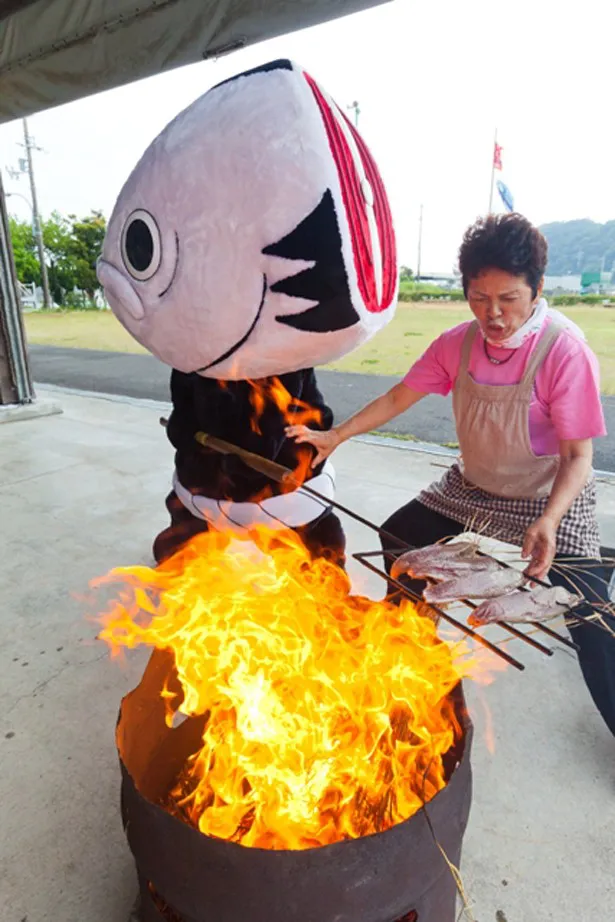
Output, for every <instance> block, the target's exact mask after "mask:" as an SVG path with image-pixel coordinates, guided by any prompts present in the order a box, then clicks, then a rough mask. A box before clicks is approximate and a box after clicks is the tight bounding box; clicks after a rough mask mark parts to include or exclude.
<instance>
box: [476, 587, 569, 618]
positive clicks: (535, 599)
mask: <svg viewBox="0 0 615 922" xmlns="http://www.w3.org/2000/svg"><path fill="white" fill-rule="evenodd" d="M582 601H583V597H582V596H580V595H575V594H574V593H572V592H568V590H567V589H564V588H563V586H536V587H535V588H534V589H532V590H531V591H529V592H521V591H518V592H511V593H510V594H508V595H504V596H502V597H501V598H496V599H491V600H489V601H486V602H482V604H481V605H479V606H478V608H476V609H475V610H474V611H473V612H472V614H471V615H470V617H469V619H468V621H469V623H470V624H473V625H481V624H490V623H492V622H494V621H507V622H511V623H514V622H515V621H549V620H550V619H551V618H555V617H557V615H563V614H564V612H566V611H568V610H569V609H571V608H574V606H575V605H578V604H579V602H582Z"/></svg>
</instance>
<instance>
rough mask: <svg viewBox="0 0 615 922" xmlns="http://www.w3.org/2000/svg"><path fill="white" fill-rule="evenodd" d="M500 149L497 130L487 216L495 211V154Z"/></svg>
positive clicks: (494, 141) (492, 155)
mask: <svg viewBox="0 0 615 922" xmlns="http://www.w3.org/2000/svg"><path fill="white" fill-rule="evenodd" d="M497 149H498V130H497V128H496V129H495V137H494V139H493V151H492V152H491V185H490V187H489V211H488V212H487V214H491V212H492V209H493V181H494V179H495V152H496V150H497Z"/></svg>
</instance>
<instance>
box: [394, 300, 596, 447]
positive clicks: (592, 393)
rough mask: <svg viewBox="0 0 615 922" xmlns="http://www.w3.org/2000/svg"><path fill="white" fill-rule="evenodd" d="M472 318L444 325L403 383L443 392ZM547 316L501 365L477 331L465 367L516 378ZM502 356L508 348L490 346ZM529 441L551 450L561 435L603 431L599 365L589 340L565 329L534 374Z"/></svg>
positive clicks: (477, 373)
mask: <svg viewBox="0 0 615 922" xmlns="http://www.w3.org/2000/svg"><path fill="white" fill-rule="evenodd" d="M471 322H472V321H468V322H467V323H462V324H460V325H459V326H457V327H454V328H453V329H452V330H446V331H445V332H444V333H442V334H441V335H440V336H438V338H437V339H436V340H434V342H433V343H432V344H431V345H430V346H429V348H428V349H427V350H426V352H424V353H423V355H422V356H421V358H420V359H418V361H417V362H415V363H414V365H413V366H412V368H411V369H410V371H409V372H408V374H407V375H406V377H405V378H404V384H406V385H407V386H408V387H409V388H411V389H412V390H414V391H419V392H420V393H423V394H442V395H443V396H446V394H449V393H450V392H451V390H452V389H453V387H454V384H455V380H456V378H457V375H458V373H459V364H460V361H461V346H462V344H463V338H464V336H465V333H466V330H467V329H468V326H469V325H470V323H471ZM550 322H551V320H550V318H547V320H546V321H545V323H544V324H543V327H542V329H541V330H540V331H539V332H538V333H536V334H535V335H534V336H532V337H530V339H528V340H527V342H525V343H524V344H523V345H522V346H521V347H520V348H519V349H517V350H516V352H515V353H514V355H513V357H512V358H511V359H510V361H508V362H506V364H505V365H494V364H493V362H490V361H489V360H488V359H487V357H486V355H485V349H484V344H483V337H482V335H481V333H480V332H478V333H477V335H476V338H475V340H474V343H473V345H472V351H471V354H470V362H469V368H468V370H469V372H470V375H471V376H472V378H473V379H474V380H475V381H476V382H477V383H478V384H494V385H498V384H518V383H519V382H520V381H521V379H522V378H523V372H524V371H525V366H526V364H527V360H528V358H529V356H530V355H531V353H532V350H533V349H534V346H535V345H536V343H537V342H538V340H539V338H540V337H541V336H542V334H543V333H544V331H545V329H546V328H547V325H548V324H549V323H550ZM500 353H501V357H502V358H506V356H507V355H509V354H510V350H507V349H500V350H497V352H496V350H495V349H493V348H492V354H493V355H500ZM529 428H530V442H531V445H532V450H533V451H534V454H536V455H555V454H557V453H558V448H559V442H560V441H561V440H564V439H592V438H596V437H597V436H601V435H606V426H605V423H604V414H603V412H602V404H601V402H600V369H599V366H598V359H597V358H596V356H595V355H594V353H593V352H592V351H591V349H590V348H589V346H588V345H587V344H586V343H585V342H584V341H583V340H581V339H579V338H578V337H577V336H575V334H574V333H572V332H571V331H569V330H564V331H563V332H562V333H561V334H560V336H559V337H558V338H557V340H556V342H555V343H554V345H553V347H552V348H551V351H550V352H549V354H548V355H547V357H546V358H545V359H544V361H543V363H542V365H541V366H540V368H539V369H538V372H537V374H536V380H535V382H534V390H533V395H532V402H531V404H530V412H529Z"/></svg>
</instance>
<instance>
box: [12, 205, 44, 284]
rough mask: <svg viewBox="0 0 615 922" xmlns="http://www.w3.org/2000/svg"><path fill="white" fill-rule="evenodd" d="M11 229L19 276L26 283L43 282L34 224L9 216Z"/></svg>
mask: <svg viewBox="0 0 615 922" xmlns="http://www.w3.org/2000/svg"><path fill="white" fill-rule="evenodd" d="M9 230H10V234H11V242H12V244H13V255H14V257H15V269H16V271H17V278H18V279H19V281H20V282H22V283H23V284H24V285H31V284H32V283H33V282H34V284H35V285H40V284H41V267H40V265H39V261H38V253H37V249H36V241H35V240H34V233H33V231H32V225H31V224H29V223H28V222H27V221H18V220H17V219H16V218H9Z"/></svg>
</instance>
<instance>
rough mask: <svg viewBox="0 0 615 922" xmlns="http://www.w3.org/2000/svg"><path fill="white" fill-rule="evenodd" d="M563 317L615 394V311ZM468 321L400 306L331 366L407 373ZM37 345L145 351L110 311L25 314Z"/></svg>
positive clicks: (459, 311)
mask: <svg viewBox="0 0 615 922" xmlns="http://www.w3.org/2000/svg"><path fill="white" fill-rule="evenodd" d="M563 313H565V314H567V315H568V316H569V317H570V318H571V319H572V320H574V321H575V322H576V323H578V324H579V326H580V327H581V328H582V329H583V330H585V333H586V335H587V339H588V341H589V344H590V346H591V347H592V349H593V350H594V352H595V353H596V355H597V356H598V358H599V360H600V368H601V372H602V390H603V392H604V393H605V394H615V308H612V307H611V308H609V307H585V306H583V307H570V308H563ZM468 317H469V311H468V308H467V307H466V306H465V305H463V304H451V305H450V306H449V305H445V304H441V303H440V304H437V305H431V304H425V303H424V302H423V303H415V304H411V303H410V304H409V303H403V302H402V303H400V305H399V308H398V310H397V314H396V315H395V318H394V320H393V321H392V322H391V323H390V324H389V325H388V327H386V328H385V329H384V330H382V331H381V332H380V333H379V334H378V336H376V337H375V338H374V339H373V340H371V341H370V342H369V343H367V344H366V345H365V346H362V347H361V348H360V349H357V351H356V352H354V353H353V354H352V355H348V356H346V357H345V358H343V359H341V360H340V361H339V362H334V363H333V364H332V365H330V366H329V367H330V368H332V369H334V370H336V371H354V372H361V373H363V374H375V375H403V374H404V373H405V372H406V371H407V370H408V368H409V367H410V365H411V364H412V362H413V361H414V360H415V359H416V358H418V356H419V355H421V353H422V352H423V351H424V350H425V349H426V348H427V346H428V345H429V343H430V342H431V341H432V339H434V337H435V336H437V335H438V333H441V332H442V331H443V330H446V329H447V328H448V327H452V326H454V325H455V324H457V323H461V322H462V321H463V320H467V319H468ZM25 322H26V329H27V332H28V338H29V340H30V342H32V343H42V344H44V345H49V346H67V347H73V348H80V349H103V350H108V351H111V352H144V351H145V350H144V349H142V348H141V346H139V345H138V343H136V342H135V341H134V340H133V339H132V338H131V337H130V336H129V335H128V333H126V331H125V330H124V328H123V327H122V326H121V325H120V324H119V323H118V322H117V320H116V319H115V317H114V316H113V314H112V313H111V311H67V312H66V313H62V312H60V311H50V312H44V311H39V312H37V313H29V314H26V315H25Z"/></svg>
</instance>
